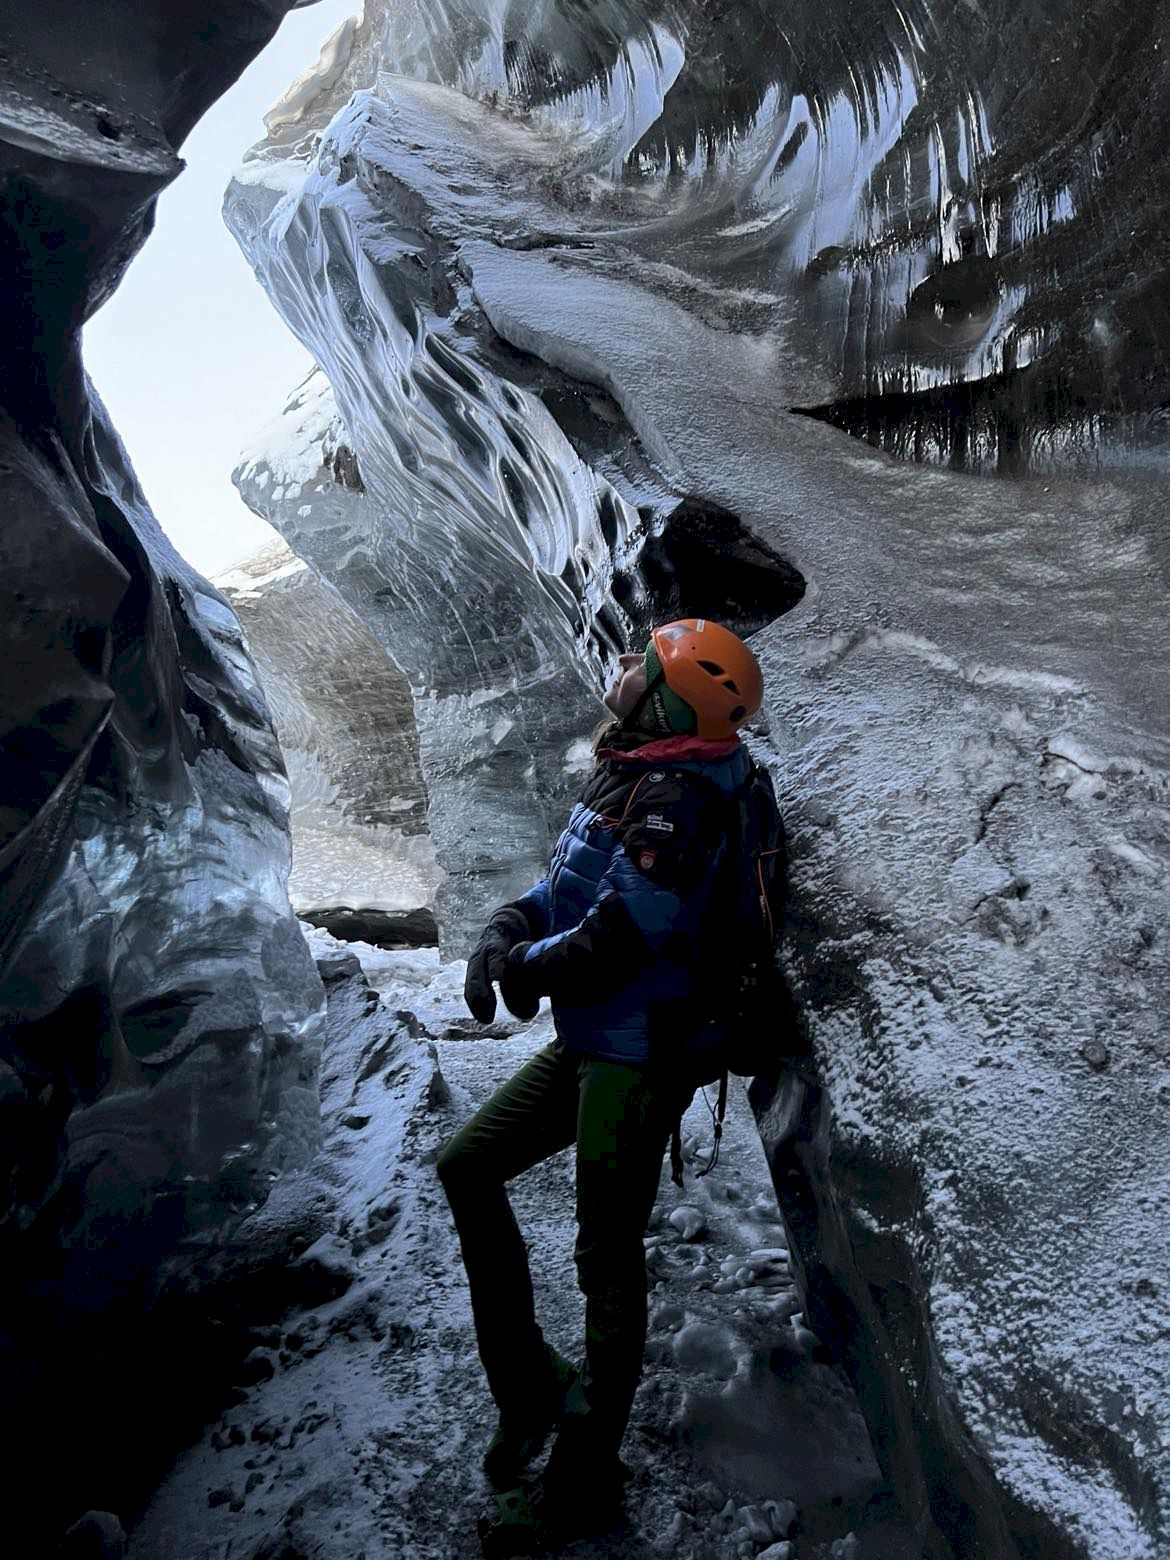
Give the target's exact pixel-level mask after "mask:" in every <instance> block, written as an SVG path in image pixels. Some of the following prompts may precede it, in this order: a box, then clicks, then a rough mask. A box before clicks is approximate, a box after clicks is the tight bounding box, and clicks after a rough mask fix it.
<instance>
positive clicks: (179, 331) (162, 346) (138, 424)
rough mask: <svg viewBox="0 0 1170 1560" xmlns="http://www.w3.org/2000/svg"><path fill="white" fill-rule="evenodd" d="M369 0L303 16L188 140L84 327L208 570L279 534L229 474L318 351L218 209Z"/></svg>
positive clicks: (157, 506) (172, 531)
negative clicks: (297, 332) (253, 150)
mask: <svg viewBox="0 0 1170 1560" xmlns="http://www.w3.org/2000/svg"><path fill="white" fill-rule="evenodd" d="M360 10H361V3H360V0H320V3H319V4H317V5H313V6H309V7H308V9H306V10H303V11H293V12H291V13H290V14H289V15H288V16H287V17H285V19H284V21H283V22H282V23H281V27H280V31H279V32H278V33H277V35H276V37H275V38H274V39H273V40H272V42H271V43H270V44H269V45H268V47H267V49H265V51H264V53H263V54H261V55H260V56H259V57H258V58H257V59H256V60H254V61H253V62H252V64H251V66H250V67H249V68H248V69H247V70H246V71H245V72H244V74H243V75H242V76H241V77H240V79H239V81H237V82H236V84H235V86H234V87H232V88H231V90H230V91H229V92H228V93H226V94H225V96H223V97H222V98H220V100H219V101H218V102H217V103H215V104H213V105H212V107H211V108H210V109H209V110H208V112H207V113H206V114H205V115H204V117H203V119H202V120H201V121H200V122H199V124H198V125H196V127H195V129H194V130H193V131H192V132H191V134H190V135H189V136H188V138H187V140H186V142H185V144H184V145H183V148H182V154H183V157H184V159H185V161H186V163H187V167H186V170H185V171H184V172H183V173H181V174H180V175H179V177H178V179H177V180H176V181H175V183H174V184H172V185H171V186H170V188H169V189H167V190H165V191H164V192H163V194H162V196H161V197H160V199H159V203H158V217H157V221H156V224H155V230H154V232H153V233H152V234H151V236H150V238H148V239H147V241H146V245H145V247H144V248H143V250H142V251H141V253H140V254H139V255H138V257H137V258H136V259H135V261H134V263H133V264H132V265H131V267H130V270H129V272H128V273H127V275H126V279H125V280H124V281H123V283H122V285H121V287H120V288H119V289H118V291H117V292H116V293H115V295H114V296H113V298H111V300H110V301H109V303H107V304H106V305H105V307H104V308H103V309H101V310H100V311H99V312H98V313H97V314H96V315H95V316H94V317H93V319H92V320H91V321H90V322H89V324H88V325H87V326H86V328H85V337H84V353H85V363H86V367H87V369H88V370H89V374H90V377H91V378H92V380H93V382H94V385H95V386H96V388H97V390H98V393H99V394H100V395H101V397H102V399H103V400H104V401H105V403H106V406H107V407H108V408H109V412H110V416H111V417H112V419H113V422H114V426H115V427H116V428H117V430H118V432H119V433H120V434H121V436H122V440H123V442H124V443H125V445H126V448H127V450H128V451H129V454H130V459H131V461H132V462H133V464H134V469H135V470H136V471H137V473H138V476H139V479H140V480H141V482H142V485H143V487H144V489H145V490H146V496H147V498H148V499H149V500H150V504H151V507H152V508H153V510H154V512H155V514H156V515H157V516H158V519H159V523H160V524H161V525H162V528H163V530H164V531H166V532H167V534H168V535H169V536H170V538H171V540H172V541H173V542H174V544H175V546H176V547H177V548H178V549H179V551H180V552H181V553H182V554H183V555H184V557H186V558H187V559H188V560H189V561H190V562H191V563H193V564H194V565H195V567H196V568H197V569H199V570H200V571H201V572H202V573H204V574H214V573H216V572H218V571H220V570H222V569H224V568H226V567H227V566H228V565H229V564H232V563H235V562H237V561H238V560H239V559H241V558H245V557H248V556H249V555H250V554H252V553H254V552H255V551H257V549H258V548H260V547H262V546H263V545H264V543H265V542H266V541H269V540H271V539H272V537H273V536H274V535H275V532H274V531H272V530H271V529H270V527H269V526H267V525H265V523H264V522H263V521H262V520H258V519H257V518H256V516H255V515H253V514H252V512H251V511H250V510H249V509H247V508H246V507H245V506H244V504H243V503H241V501H240V499H239V497H238V495H237V493H236V490H235V488H233V487H232V484H231V470H232V467H233V466H234V465H235V464H236V460H237V458H238V456H239V453H240V450H241V449H242V448H243V447H244V445H245V444H246V443H247V442H248V440H249V439H250V438H251V437H252V436H253V435H254V434H255V433H257V432H258V431H259V429H260V428H262V427H263V426H264V424H265V423H267V422H269V421H270V420H271V419H272V418H273V417H275V416H276V415H277V413H278V412H279V411H280V408H281V407H282V406H283V404H284V401H285V397H286V396H287V395H288V392H289V391H290V390H291V389H292V388H293V386H294V385H296V384H297V383H299V381H300V380H302V379H303V378H304V377H305V375H306V373H308V371H309V368H310V366H311V360H310V358H309V356H308V354H307V353H306V352H305V350H304V348H303V347H302V346H301V345H300V343H299V342H298V341H297V340H296V339H295V338H294V337H293V336H292V335H291V334H290V332H289V331H288V329H287V328H286V327H285V325H284V324H283V322H282V321H281V319H280V318H279V316H278V315H277V313H276V311H275V309H274V308H273V307H272V305H271V304H270V303H269V301H268V298H267V295H266V294H265V293H264V291H263V290H262V289H261V287H260V285H259V283H258V282H257V281H256V280H255V278H254V277H253V275H252V271H251V268H250V267H249V265H248V263H247V262H246V261H245V259H244V257H243V256H242V255H241V253H240V251H239V248H238V247H237V245H236V242H235V240H234V239H233V238H232V236H231V234H230V233H229V232H228V230H227V228H226V227H225V226H224V224H223V218H222V217H221V215H220V207H221V205H222V204H223V192H224V189H225V187H226V186H227V182H228V179H229V178H230V177H231V174H232V171H233V169H234V168H235V166H236V164H237V163H238V162H239V161H240V159H241V157H242V155H243V153H244V152H245V151H246V150H247V148H248V147H249V146H252V145H254V144H255V143H256V142H257V141H258V140H260V139H261V138H262V136H263V134H264V126H263V124H262V123H261V119H262V116H263V114H264V112H265V110H266V109H268V108H269V107H270V106H271V105H272V104H273V103H274V102H275V101H276V99H277V98H278V97H280V95H281V93H282V92H283V91H284V89H285V88H286V87H287V86H288V85H289V83H290V82H291V81H292V80H293V78H294V77H295V76H296V75H298V74H299V72H300V71H302V70H303V69H304V68H305V66H306V65H310V64H311V63H312V62H313V61H314V60H315V59H316V57H317V50H318V48H319V47H320V45H321V44H322V43H323V42H324V41H325V39H326V38H327V37H328V36H329V34H330V33H332V32H333V30H334V28H336V27H337V26H338V24H339V23H340V22H342V21H344V20H345V18H346V17H347V16H351V15H353V14H355V13H357V12H359V11H360Z"/></svg>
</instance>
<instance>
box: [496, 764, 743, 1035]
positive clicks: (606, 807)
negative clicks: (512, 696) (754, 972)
mask: <svg viewBox="0 0 1170 1560" xmlns="http://www.w3.org/2000/svg"><path fill="white" fill-rule="evenodd" d="M750 768H751V760H750V757H749V755H748V752H747V750H746V748H744V747H743V746H742V744H741V743H740V742H739V741H738V739H735V738H732V739H730V740H729V741H726V742H710V741H700V740H698V739H695V738H678V737H675V738H668V739H665V740H663V741H657V742H650V743H646V744H645V745H643V746H639V747H636V748H633V749H632V750H630V751H628V752H615V751H612V750H606V751H603V752H602V754H601V755H599V762H598V766H597V768H596V770H595V771H594V773H593V775H592V776H591V778H590V781H589V783H588V785H587V786H586V789H585V793H584V796H583V798H582V800H581V801H580V802H578V803H577V805H576V807H574V809H573V812H572V816H571V817H570V818H569V823H568V827H567V828H566V829H565V830H564V832H563V833H562V834H561V836H560V838H559V839H558V840H557V843H556V848H555V849H554V851H553V853H552V858H551V860H550V862H549V868H548V872H547V874H546V876H545V877H544V878H542V879H541V881H540V882H539V883H537V884H536V886H535V887H534V888H531V889H530V890H529V891H528V893H526V894H524V895H523V896H522V897H521V898H520V899H519V900H518V901H516V908H518V909H520V910H521V911H522V912H523V914H524V916H525V918H526V919H527V921H528V925H529V927H530V929H531V931H532V935H533V938H534V941H533V942H532V943H531V945H530V946H529V947H528V949H527V950H526V952H525V954H524V972H525V975H526V976H531V978H532V984H533V987H534V989H536V990H539V991H540V993H541V994H543V995H548V996H550V997H551V999H552V1008H553V1018H554V1021H555V1023H556V1029H557V1033H558V1035H559V1036H560V1037H561V1039H562V1040H563V1041H564V1042H565V1044H566V1045H567V1046H570V1047H571V1048H572V1049H574V1050H578V1051H582V1052H585V1053H587V1054H589V1055H592V1056H601V1057H607V1058H610V1059H613V1060H616V1061H623V1062H627V1063H645V1062H649V1061H651V1060H655V1061H656V1060H659V1059H663V1060H666V1059H668V1057H669V1054H670V1051H671V1049H672V1048H673V1047H674V1046H677V1045H678V1044H680V1043H681V1042H682V1041H684V1040H686V1039H689V1038H690V1037H691V1036H692V1035H693V1034H694V1033H696V1032H697V1031H698V1030H699V1029H701V1028H702V1027H703V1026H704V1025H705V1023H706V1022H707V1019H708V1009H707V1007H705V1006H704V1004H703V1001H702V1000H701V999H700V993H701V991H702V990H703V978H704V976H706V977H708V984H707V987H706V989H707V990H708V991H709V990H710V989H711V983H710V977H711V975H712V973H717V972H713V971H712V969H711V964H712V958H713V951H712V950H713V946H715V945H716V944H717V939H715V941H714V943H713V941H712V939H711V938H710V937H708V936H707V935H706V933H707V931H708V928H707V927H706V926H705V921H706V918H707V910H708V906H709V903H710V899H711V890H712V886H713V884H714V881H715V879H716V876H717V874H718V870H719V865H720V862H721V859H722V856H723V852H724V849H725V842H726V834H725V830H726V826H727V820H728V817H729V814H730V807H729V805H728V804H729V800H730V798H731V796H732V795H733V793H734V792H735V791H736V790H737V789H738V788H739V787H740V786H741V785H742V784H743V782H744V780H745V779H746V778H747V776H748V773H749V771H750Z"/></svg>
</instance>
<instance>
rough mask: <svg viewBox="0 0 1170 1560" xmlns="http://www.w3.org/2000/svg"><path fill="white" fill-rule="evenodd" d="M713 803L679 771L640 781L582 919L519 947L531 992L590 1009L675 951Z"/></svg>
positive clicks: (699, 871)
mask: <svg viewBox="0 0 1170 1560" xmlns="http://www.w3.org/2000/svg"><path fill="white" fill-rule="evenodd" d="M720 803H721V798H720V797H719V796H718V795H717V793H715V792H714V790H713V788H712V787H708V786H707V785H705V784H703V783H702V782H701V781H694V780H690V779H688V778H687V777H685V776H680V775H679V774H677V773H675V774H671V773H670V772H665V773H663V774H662V776H661V777H660V778H656V779H654V780H647V781H644V782H643V784H642V785H641V786H640V787H639V788H638V790H637V792H636V794H635V795H634V796H633V798H632V799H631V804H630V806H629V808H628V810H627V813H626V816H625V817H624V818H623V820H622V823H621V825H620V826H619V839H620V844H619V845H618V848H617V850H616V851H615V852H614V856H613V860H612V861H611V862H610V865H609V868H608V870H607V871H606V873H605V876H604V877H603V878H602V880H601V883H600V884H599V886H598V892H597V897H596V898H595V899H594V902H593V904H592V905H591V906H590V908H589V910H588V911H587V912H586V914H585V916H584V917H583V919H582V920H581V921H580V922H579V923H578V924H577V925H576V926H574V927H571V928H570V929H569V930H568V931H564V932H559V933H557V934H556V935H555V936H553V937H545V938H541V939H539V940H538V941H535V942H533V943H532V944H531V945H530V946H529V947H528V948H526V949H525V950H524V951H523V954H522V955H520V950H517V955H518V956H519V962H521V963H522V978H523V980H524V983H525V986H526V988H527V990H528V991H529V993H531V994H533V995H539V996H548V997H551V998H552V999H553V1001H559V1002H564V1003H567V1004H572V1005H576V1004H586V1003H590V1002H595V1001H597V1000H599V999H600V998H602V997H606V996H609V995H610V994H611V993H613V992H615V991H617V990H619V989H620V988H621V987H622V986H624V985H626V984H628V983H629V981H631V980H632V979H633V978H634V977H635V975H637V974H638V973H639V972H640V971H641V970H642V969H644V968H645V966H646V965H647V964H649V963H651V962H652V961H653V960H655V959H657V958H659V957H661V956H662V955H663V954H664V953H666V952H667V951H668V950H669V949H670V948H671V947H672V946H674V945H676V944H677V937H678V933H677V928H678V923H679V919H680V917H681V916H682V914H683V911H684V906H686V905H687V903H688V901H689V900H690V899H691V896H692V895H693V894H695V893H696V892H697V891H698V890H699V888H700V886H701V885H702V884H703V883H704V881H705V880H706V879H707V877H708V873H709V867H710V863H711V860H712V855H713V852H714V851H715V850H717V849H718V846H719V842H720V839H721V838H722V813H723V810H724V809H723V807H722V806H721V805H720Z"/></svg>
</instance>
